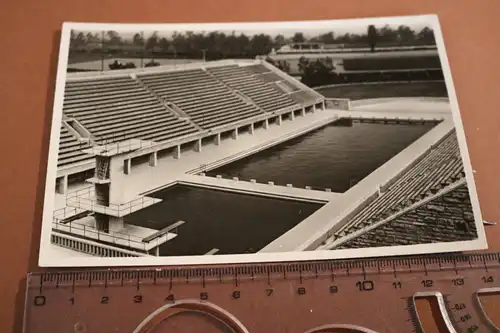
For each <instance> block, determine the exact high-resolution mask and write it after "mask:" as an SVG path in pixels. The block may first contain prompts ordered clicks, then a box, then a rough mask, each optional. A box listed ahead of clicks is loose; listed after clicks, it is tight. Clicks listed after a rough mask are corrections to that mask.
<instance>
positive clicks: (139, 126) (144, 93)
mask: <svg viewBox="0 0 500 333" xmlns="http://www.w3.org/2000/svg"><path fill="white" fill-rule="evenodd" d="M63 111H64V113H65V115H66V116H69V117H73V118H75V119H77V120H78V121H79V122H80V123H81V124H82V125H83V126H84V127H85V128H86V129H87V130H88V131H89V132H90V133H91V135H92V137H93V138H94V140H95V141H96V142H97V143H104V142H107V143H111V142H114V141H116V140H124V139H129V138H137V139H143V140H153V141H164V140H168V139H170V138H173V137H177V136H180V135H184V134H189V133H193V132H196V131H197V130H198V129H197V128H196V127H195V126H194V125H193V124H192V123H190V122H189V121H186V120H184V119H180V118H178V117H177V116H176V115H175V114H174V113H173V112H171V111H169V110H168V109H167V108H165V106H164V105H162V104H161V103H160V101H159V100H158V99H157V98H156V97H155V96H154V95H153V94H151V92H149V91H148V90H147V89H145V88H144V87H142V86H141V85H140V84H139V83H138V82H137V81H135V80H134V79H132V78H131V77H129V76H125V77H115V78H106V79H97V80H96V79H92V80H81V81H69V82H67V83H66V90H65V95H64V107H63Z"/></svg>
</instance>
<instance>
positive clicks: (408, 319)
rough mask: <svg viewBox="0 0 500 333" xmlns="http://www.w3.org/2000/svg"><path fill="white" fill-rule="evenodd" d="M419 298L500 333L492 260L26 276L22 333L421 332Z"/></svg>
mask: <svg viewBox="0 0 500 333" xmlns="http://www.w3.org/2000/svg"><path fill="white" fill-rule="evenodd" d="M420 299H430V301H431V303H432V304H433V307H435V308H436V309H437V310H436V312H437V313H438V315H434V317H435V318H436V319H435V320H436V321H437V322H438V323H437V324H436V325H438V326H440V327H441V331H443V332H462V333H471V332H500V328H499V327H498V326H500V324H499V322H500V252H499V253H481V254H470V255H469V254H467V255H464V254H452V255H449V254H446V255H431V256H419V257H397V258H396V257H395V258H384V259H366V260H343V261H318V262H298V263H270V264H241V265H230V266H198V267H188V268H186V267H182V268H180V267H173V268H172V267H168V268H163V267H162V268H157V269H151V268H148V269H132V268H125V269H112V270H88V271H71V270H67V271H58V272H45V273H30V274H29V275H28V278H27V291H26V305H25V318H24V333H41V332H51V333H71V332H74V333H100V332H103V333H104V332H106V333H111V332H120V333H126V332H133V333H140V332H141V333H142V332H158V333H159V332H175V333H184V332H186V333H187V332H189V333H201V332H204V333H212V332H213V333H222V332H223V333H229V332H231V333H240V332H241V333H242V332H251V333H253V332H264V333H275V332H276V333H282V332H283V333H320V332H321V333H327V332H328V333H333V332H364V333H369V332H370V333H371V332H378V333H381V332H394V333H406V332H424V331H425V327H426V324H425V323H423V322H422V320H421V319H422V318H424V316H422V314H421V313H420V312H419V311H418V310H417V306H416V304H417V303H418V302H419V300H420ZM495 299H496V300H495ZM488 304H489V305H488ZM425 317H426V318H430V316H425ZM495 325H497V326H495ZM426 332H429V330H427V331H426Z"/></svg>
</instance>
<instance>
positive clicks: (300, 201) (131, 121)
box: [39, 15, 487, 267]
mask: <svg viewBox="0 0 500 333" xmlns="http://www.w3.org/2000/svg"><path fill="white" fill-rule="evenodd" d="M58 61H59V63H58V69H57V78H56V82H55V83H54V84H55V87H56V89H55V96H54V107H53V115H52V123H51V136H50V147H49V157H48V161H47V178H46V184H45V198H44V208H43V223H42V235H41V245H40V256H39V265H40V266H42V267H54V266H132V265H180V264H220V263H243V262H271V261H297V260H320V259H340V258H354V257H356V258H361V257H379V256H393V255H409V254H424V253H444V252H455V251H469V250H479V249H486V248H487V242H486V237H485V232H484V227H483V222H482V217H481V212H480V209H479V201H478V197H477V193H476V187H475V184H474V172H473V169H472V166H471V163H470V159H469V154H468V150H467V143H466V138H465V133H464V129H463V125H462V120H461V116H460V111H459V104H458V102H457V96H456V94H455V89H454V86H453V81H452V72H451V70H450V65H449V62H448V58H447V55H446V49H445V41H444V40H443V36H442V33H441V29H440V25H439V19H438V17H437V16H435V15H420V16H405V17H381V18H360V19H348V20H328V21H297V22H290V21H287V22H267V23H266V22H258V23H210V24H206V23H203V24H201V23H196V24H195V23H193V24H127V23H125V22H124V23H122V24H117V23H113V24H103V23H72V22H66V23H64V24H63V26H62V32H61V43H60V49H59V60H58Z"/></svg>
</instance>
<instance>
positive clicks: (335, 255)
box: [38, 14, 488, 267]
mask: <svg viewBox="0 0 500 333" xmlns="http://www.w3.org/2000/svg"><path fill="white" fill-rule="evenodd" d="M420 20H421V21H422V22H425V23H426V24H427V25H429V26H430V27H431V28H432V29H433V31H434V37H435V41H436V45H437V48H438V54H439V58H440V61H441V66H442V71H443V74H444V80H445V84H446V89H447V93H448V97H449V102H450V108H451V112H452V117H453V121H454V125H455V129H456V133H457V138H458V144H459V149H460V154H461V157H462V161H463V164H464V170H465V177H466V181H467V187H468V190H469V196H470V200H471V205H472V208H473V215H474V220H475V224H476V230H477V238H476V239H474V240H468V241H458V242H443V243H432V244H417V245H402V246H383V247H368V248H358V249H341V250H314V251H303V252H276V253H254V254H230V255H212V256H168V257H132V258H114V257H76V256H75V257H57V258H55V257H53V256H52V255H51V249H50V247H51V246H53V245H52V244H51V241H50V239H51V229H52V215H53V210H54V202H55V191H53V190H52V189H53V188H54V183H55V181H56V175H57V159H58V151H59V139H60V124H61V122H62V110H63V100H64V90H65V81H66V75H67V66H68V55H69V44H70V43H69V41H70V34H71V30H79V29H80V30H117V31H120V32H126V31H131V32H136V31H161V30H171V31H210V30H219V31H220V30H224V31H230V30H249V29H252V28H253V29H255V30H262V31H265V30H268V29H272V28H280V29H290V30H294V31H301V29H304V30H306V29H310V28H312V27H314V28H315V29H318V28H328V29H331V30H335V27H336V26H342V25H346V24H352V23H353V22H356V24H366V25H369V24H374V25H385V24H387V23H389V22H390V23H391V24H408V22H411V23H415V22H416V21H420ZM53 105H54V106H53V114H52V123H51V132H50V133H51V134H50V145H49V152H48V163H47V172H46V179H45V194H44V203H43V217H42V218H43V219H42V228H41V236H40V248H39V258H38V265H39V266H40V267H84V266H96V267H97V266H98V267H102V266H170V265H199V264H238V263H240V264H242V263H256V262H259V263H261V262H290V261H305V260H331V259H349V258H368V257H387V256H400V255H411V254H429V253H447V252H458V251H473V250H484V249H487V248H488V244H487V239H486V234H485V229H484V226H483V223H482V221H483V219H482V215H481V211H480V205H479V198H478V195H477V190H476V184H475V180H474V172H473V169H472V165H471V161H470V156H469V151H468V148H467V143H466V137H465V131H464V128H463V124H462V118H461V114H460V110H459V106H458V101H457V96H456V92H455V87H454V84H453V79H452V74H451V69H450V65H449V61H448V56H447V53H446V49H445V43H444V40H443V34H442V31H441V26H440V23H439V19H438V16H437V15H435V14H430V15H411V16H394V17H377V18H358V19H354V18H350V19H345V20H320V21H283V22H248V23H243V22H237V23H193V24H178V23H173V24H137V23H134V24H117V23H112V24H106V23H76V22H65V23H63V25H62V31H61V40H60V49H59V59H58V66H57V76H56V86H55V96H54V103H53Z"/></svg>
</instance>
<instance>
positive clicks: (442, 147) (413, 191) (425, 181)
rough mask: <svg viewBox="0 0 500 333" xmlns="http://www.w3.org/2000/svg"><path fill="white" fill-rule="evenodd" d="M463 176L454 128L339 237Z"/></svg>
mask: <svg viewBox="0 0 500 333" xmlns="http://www.w3.org/2000/svg"><path fill="white" fill-rule="evenodd" d="M463 177H465V172H464V167H463V162H462V159H461V156H460V151H459V147H458V141H457V137H456V132H455V130H452V131H450V133H448V134H447V135H446V136H445V137H444V138H443V139H442V140H441V142H439V143H438V144H437V146H435V147H434V148H431V150H430V151H429V152H428V153H426V155H425V156H424V157H423V158H422V159H420V160H419V161H418V162H417V163H416V164H415V165H413V166H412V167H411V168H410V169H409V170H407V171H406V172H405V173H404V174H403V175H402V176H400V177H399V179H398V180H396V182H395V183H393V184H392V185H390V186H389V187H388V188H387V189H386V190H385V191H383V192H382V193H381V195H380V196H379V197H378V198H376V199H375V200H373V201H372V202H370V203H369V204H368V205H367V206H366V207H365V208H363V209H362V210H361V211H360V212H358V213H357V214H356V215H355V216H354V217H353V218H352V219H351V220H350V221H349V222H348V223H346V224H345V225H344V226H342V227H341V228H340V229H339V230H338V231H337V232H336V233H335V236H334V238H335V239H338V238H341V237H344V236H346V235H349V234H351V233H353V232H355V231H358V230H361V229H363V228H366V227H367V226H370V225H372V224H374V223H377V222H379V221H382V220H384V219H386V218H388V217H390V216H392V215H394V214H396V213H398V212H400V211H402V210H404V209H406V208H408V207H410V206H411V205H413V204H415V203H416V202H418V201H421V200H423V199H425V198H427V197H429V196H431V195H434V194H436V193H437V192H438V191H439V190H441V189H443V188H444V187H446V186H448V185H450V184H452V183H455V182H456V181H458V180H460V179H462V178H463Z"/></svg>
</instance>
